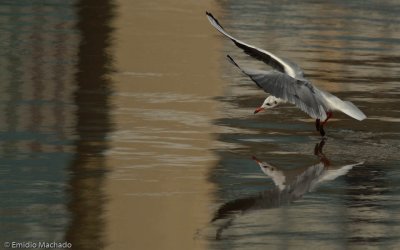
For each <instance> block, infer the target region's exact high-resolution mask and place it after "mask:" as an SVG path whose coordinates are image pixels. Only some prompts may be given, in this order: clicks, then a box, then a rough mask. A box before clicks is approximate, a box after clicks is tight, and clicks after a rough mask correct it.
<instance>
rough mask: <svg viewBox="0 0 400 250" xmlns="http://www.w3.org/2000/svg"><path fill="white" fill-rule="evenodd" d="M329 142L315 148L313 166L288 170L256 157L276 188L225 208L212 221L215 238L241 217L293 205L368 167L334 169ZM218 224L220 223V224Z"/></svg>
mask: <svg viewBox="0 0 400 250" xmlns="http://www.w3.org/2000/svg"><path fill="white" fill-rule="evenodd" d="M325 139H326V138H323V140H322V141H321V142H319V143H317V144H316V145H315V148H314V155H316V156H317V157H318V162H317V163H314V164H312V165H306V166H300V167H298V168H295V169H285V168H280V167H277V166H274V165H272V164H270V163H267V162H264V161H261V160H259V159H257V158H256V157H255V156H253V157H252V158H253V160H254V161H256V163H257V164H258V165H259V167H260V168H261V171H262V172H263V173H264V174H265V175H266V176H267V177H269V178H271V179H272V181H273V183H274V185H275V187H273V188H268V189H266V190H264V191H261V192H258V193H255V194H252V195H249V196H245V197H240V198H237V199H234V200H231V201H228V202H226V203H224V204H223V205H221V206H220V207H219V208H218V210H217V211H216V213H215V215H214V217H213V219H212V220H211V222H212V223H215V225H217V227H218V228H217V231H216V235H215V238H216V239H217V240H220V239H221V238H222V233H223V231H224V230H226V229H228V228H229V227H230V226H231V225H232V224H233V221H234V220H235V219H236V218H237V217H238V216H240V215H244V214H245V213H250V212H252V211H255V210H264V209H272V208H277V207H280V206H284V205H288V204H291V203H292V202H294V201H297V200H300V199H302V198H303V197H304V195H306V194H307V193H309V192H313V191H315V190H316V189H317V188H318V186H320V185H322V184H323V183H325V182H328V181H333V180H335V179H336V178H339V177H340V176H345V175H347V174H348V173H349V171H350V170H351V169H353V168H354V167H355V166H361V165H363V164H364V162H363V161H362V162H358V163H353V164H348V165H343V166H332V165H331V163H330V160H329V159H328V158H327V157H326V156H325V154H324V153H323V152H322V150H323V147H324V145H325ZM218 221H220V222H219V223H218V224H217V222H218Z"/></svg>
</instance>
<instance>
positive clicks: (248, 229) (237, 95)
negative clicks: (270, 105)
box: [210, 1, 400, 249]
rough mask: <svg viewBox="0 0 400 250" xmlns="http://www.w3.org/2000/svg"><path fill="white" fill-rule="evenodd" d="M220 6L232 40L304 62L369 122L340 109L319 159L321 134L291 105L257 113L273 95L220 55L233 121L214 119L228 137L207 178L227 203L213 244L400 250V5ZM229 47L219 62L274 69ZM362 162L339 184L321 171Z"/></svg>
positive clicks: (340, 176)
mask: <svg viewBox="0 0 400 250" xmlns="http://www.w3.org/2000/svg"><path fill="white" fill-rule="evenodd" d="M220 6H221V9H222V10H223V12H222V14H220V17H219V19H220V22H221V24H222V25H223V26H224V28H225V29H226V30H228V31H229V32H230V33H231V34H232V35H234V36H236V37H237V38H239V39H241V40H242V41H245V42H248V43H249V44H252V45H255V46H257V47H260V48H263V49H266V50H269V51H271V52H273V53H274V54H276V55H278V56H281V57H284V58H290V59H291V60H292V61H294V62H297V63H298V64H299V65H301V67H302V68H303V69H304V71H305V74H306V77H308V78H309V79H310V80H311V81H312V82H313V83H314V84H315V85H317V86H319V87H320V88H322V89H325V90H328V91H330V92H331V93H333V94H335V95H337V96H339V97H340V98H342V99H345V100H349V101H352V102H353V103H355V104H356V105H357V106H358V107H360V109H361V110H363V111H364V112H365V114H366V115H367V116H368V119H367V120H364V121H362V122H358V121H356V120H353V119H351V118H349V117H346V116H345V115H344V114H338V113H335V115H334V119H333V120H332V121H331V122H330V123H329V124H328V126H327V129H326V131H327V140H326V141H325V145H324V147H323V148H322V154H321V152H319V153H318V152H317V154H315V150H314V149H315V146H316V145H317V144H318V143H319V142H320V136H319V135H318V134H317V132H316V131H314V130H315V128H314V125H313V122H312V120H311V119H309V118H308V117H307V115H306V114H304V113H302V112H301V111H299V110H298V109H296V108H295V107H293V106H284V107H281V108H278V109H276V110H273V111H267V112H265V113H264V114H257V115H253V114H252V111H253V110H254V109H255V108H256V107H258V106H259V105H261V103H262V102H263V100H264V98H265V95H264V94H263V93H261V92H260V90H258V89H257V88H256V87H255V86H254V84H253V83H252V82H251V81H250V80H249V79H247V77H246V76H243V75H242V74H241V73H240V72H238V71H237V70H236V69H235V68H234V67H232V66H231V65H230V64H229V63H228V62H226V61H224V60H221V64H223V65H224V66H223V67H224V70H225V75H224V78H225V80H226V81H229V82H231V84H230V86H229V88H228V89H227V90H226V93H225V95H224V96H221V97H219V98H218V100H219V101H220V102H221V103H222V106H223V112H224V114H226V117H223V118H221V119H218V120H216V121H215V123H216V124H217V125H219V126H222V127H224V128H225V131H226V132H223V133H221V134H219V140H220V141H221V142H224V143H225V144H227V145H229V147H228V148H229V149H224V148H217V149H216V150H215V151H216V153H217V154H218V156H219V158H220V160H219V163H218V165H217V166H216V167H215V168H214V170H213V171H212V172H211V173H210V180H211V181H212V182H214V183H216V184H217V185H218V191H217V193H216V201H217V202H219V203H220V204H221V205H220V207H219V210H218V208H217V209H216V210H217V212H216V214H215V218H214V220H215V221H214V223H213V226H214V229H215V231H214V234H212V235H211V236H210V239H213V238H214V237H216V238H217V240H214V241H213V243H212V244H211V245H212V247H213V248H216V249H261V248H262V249H265V248H268V249H305V248H311V249H343V248H345V249H346V248H351V249H366V248H371V249H374V248H385V249H386V248H387V249H396V248H399V247H400V240H399V239H400V237H399V236H400V217H399V209H400V206H399V205H400V203H399V201H400V196H399V194H400V193H399V181H400V179H399V177H400V170H399V162H400V161H399V160H400V157H399V152H400V151H399V149H400V146H399V144H400V140H399V139H400V127H399V122H400V119H399V112H398V106H399V99H398V98H399V94H400V85H399V81H400V71H399V66H400V57H399V49H400V43H399V42H400V33H399V25H398V22H399V21H400V20H399V16H398V11H399V10H400V5H399V4H398V3H397V2H395V1H383V2H382V1H380V2H377V1H376V2H375V1H351V2H348V1H330V2H329V3H326V2H319V1H306V2H303V3H297V2H293V1H283V2H281V1H279V2H277V1H270V2H269V3H265V2H264V1H221V2H220ZM215 33H216V36H217V35H219V34H217V32H215ZM220 37H221V39H225V38H223V37H222V36H220ZM224 44H225V46H224V48H223V50H222V51H220V53H221V58H223V56H224V54H227V53H229V54H231V55H232V56H234V57H235V58H237V60H238V62H239V63H241V64H243V65H249V66H253V67H259V68H262V67H265V66H264V65H263V64H261V63H258V62H256V60H254V59H252V58H250V57H249V56H247V55H245V54H244V53H242V52H241V51H240V49H238V48H236V47H235V46H234V45H233V44H232V43H231V42H230V41H229V40H225V41H224ZM317 151H318V150H317ZM252 155H255V156H256V157H257V158H259V159H260V160H262V161H265V162H267V163H269V164H272V165H274V167H275V174H273V175H274V176H275V175H281V176H285V177H286V183H287V186H286V187H281V188H280V187H279V185H277V183H279V181H277V182H274V181H273V180H272V179H271V178H267V177H265V175H264V174H263V173H262V172H261V170H260V168H259V167H258V165H257V163H256V162H255V161H253V160H252V159H251V156H252ZM355 163H362V164H360V165H356V166H353V167H352V168H350V169H347V170H346V171H343V169H342V171H339V172H337V174H336V175H335V177H334V178H331V180H324V178H323V177H321V176H323V175H324V173H323V172H324V171H325V172H326V171H335V170H338V169H340V168H343V166H346V165H351V164H355ZM316 166H317V167H316ZM318 168H320V170H318ZM345 169H346V167H345ZM317 170H318V171H319V172H318V171H317ZM277 171H279V174H278V173H276V172H277ZM321 171H322V172H321ZM321 178H322V180H321ZM275 179H278V180H279V176H275ZM275 179H274V180H275ZM215 232H216V233H215Z"/></svg>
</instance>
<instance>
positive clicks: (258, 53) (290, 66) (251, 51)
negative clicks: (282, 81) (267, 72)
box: [206, 12, 303, 79]
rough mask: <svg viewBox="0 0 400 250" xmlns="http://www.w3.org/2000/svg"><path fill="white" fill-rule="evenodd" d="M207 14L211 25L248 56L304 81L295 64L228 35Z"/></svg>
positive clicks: (216, 21) (214, 19)
mask: <svg viewBox="0 0 400 250" xmlns="http://www.w3.org/2000/svg"><path fill="white" fill-rule="evenodd" d="M206 14H207V18H208V20H209V21H210V23H211V24H212V25H213V26H214V27H215V28H216V29H217V30H218V31H219V32H221V33H222V34H223V35H225V36H226V37H228V38H229V39H231V40H232V41H233V42H234V43H235V45H236V46H238V47H239V48H241V49H243V51H244V52H245V53H246V54H248V55H250V56H252V57H254V58H256V59H258V60H261V61H263V62H265V63H266V64H268V65H270V66H271V67H273V68H274V69H276V70H278V71H280V72H282V73H285V74H288V75H289V76H291V77H293V78H297V79H303V71H302V70H301V68H300V67H299V66H298V65H297V64H295V63H293V62H288V61H285V60H283V59H281V58H279V57H277V56H275V55H274V54H272V53H270V52H268V51H265V50H262V49H259V48H256V47H254V46H252V45H249V44H246V43H244V42H242V41H240V40H238V39H236V38H234V37H233V36H231V35H229V34H228V33H226V31H225V30H224V28H222V26H221V24H220V23H219V22H218V20H217V19H216V18H215V17H214V16H213V15H212V14H211V13H209V12H206Z"/></svg>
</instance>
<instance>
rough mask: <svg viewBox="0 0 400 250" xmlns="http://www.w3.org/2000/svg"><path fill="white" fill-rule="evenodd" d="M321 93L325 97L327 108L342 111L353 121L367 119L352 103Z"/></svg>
mask: <svg viewBox="0 0 400 250" xmlns="http://www.w3.org/2000/svg"><path fill="white" fill-rule="evenodd" d="M322 93H323V95H325V97H326V100H327V101H328V103H329V106H330V107H331V108H332V109H335V110H339V111H342V112H343V113H345V114H346V115H348V116H350V117H353V118H354V119H357V120H359V121H362V120H364V119H365V118H367V116H366V115H365V114H364V113H363V112H362V111H361V110H360V109H359V108H357V107H356V105H354V104H353V103H352V102H349V101H342V100H340V99H339V98H337V97H336V96H334V95H332V94H330V93H328V92H325V91H322Z"/></svg>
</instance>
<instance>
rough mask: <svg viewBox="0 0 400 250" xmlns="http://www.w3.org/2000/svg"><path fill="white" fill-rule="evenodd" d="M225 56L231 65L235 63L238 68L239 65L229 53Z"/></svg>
mask: <svg viewBox="0 0 400 250" xmlns="http://www.w3.org/2000/svg"><path fill="white" fill-rule="evenodd" d="M226 57H227V58H228V60H229V62H230V63H232V64H233V65H235V66H236V67H238V68H239V69H240V66H239V65H238V64H237V63H236V62H235V60H233V58H232V57H231V56H230V55H226Z"/></svg>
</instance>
